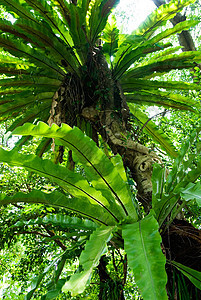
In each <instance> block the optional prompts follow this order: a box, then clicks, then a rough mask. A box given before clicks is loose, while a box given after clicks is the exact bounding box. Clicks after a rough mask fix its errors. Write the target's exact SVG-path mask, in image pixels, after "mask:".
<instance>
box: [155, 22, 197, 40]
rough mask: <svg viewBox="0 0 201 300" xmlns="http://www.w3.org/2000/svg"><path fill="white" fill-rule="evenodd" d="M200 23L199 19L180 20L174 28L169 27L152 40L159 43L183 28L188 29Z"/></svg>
mask: <svg viewBox="0 0 201 300" xmlns="http://www.w3.org/2000/svg"><path fill="white" fill-rule="evenodd" d="M198 23H199V21H196V20H188V21H183V22H180V23H178V24H176V25H175V26H174V27H173V28H168V29H166V30H164V31H162V32H161V33H159V34H157V35H156V36H154V37H153V38H152V39H151V40H150V41H151V42H152V43H158V42H159V41H161V40H162V39H164V38H167V37H169V36H171V35H173V34H175V33H177V34H178V33H181V32H182V31H183V30H188V29H190V28H191V27H193V26H195V25H197V24H198Z"/></svg>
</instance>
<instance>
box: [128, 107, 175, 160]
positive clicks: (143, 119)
mask: <svg viewBox="0 0 201 300" xmlns="http://www.w3.org/2000/svg"><path fill="white" fill-rule="evenodd" d="M129 108H130V111H131V113H132V114H133V115H134V117H135V118H136V119H137V121H138V123H139V124H140V125H142V126H143V127H142V128H143V129H144V131H145V132H147V133H148V134H149V135H150V136H151V137H152V138H153V140H154V141H156V142H157V143H159V144H160V145H161V147H162V148H163V149H164V150H165V151H166V152H167V153H168V154H169V155H170V156H172V157H177V153H176V151H175V148H174V146H173V144H172V142H171V140H170V139H169V138H168V136H167V135H166V134H164V132H163V131H162V130H160V129H159V128H158V126H157V125H156V124H155V123H154V122H152V121H151V119H150V118H148V116H147V115H146V114H145V113H143V112H142V111H140V109H139V108H138V107H137V106H136V105H135V106H134V105H132V104H131V105H129Z"/></svg>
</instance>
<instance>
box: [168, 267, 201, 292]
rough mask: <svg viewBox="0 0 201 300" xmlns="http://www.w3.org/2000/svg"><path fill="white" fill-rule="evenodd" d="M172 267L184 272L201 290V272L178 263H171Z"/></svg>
mask: <svg viewBox="0 0 201 300" xmlns="http://www.w3.org/2000/svg"><path fill="white" fill-rule="evenodd" d="M170 264H171V265H173V266H175V267H176V268H177V269H178V270H179V271H180V272H182V273H183V274H184V275H185V276H186V277H188V279H189V280H190V281H191V282H192V283H193V284H194V285H195V286H196V287H197V288H198V289H200V290H201V272H199V271H196V270H194V269H191V268H189V267H186V266H184V265H182V264H180V263H178V262H176V261H171V263H170Z"/></svg>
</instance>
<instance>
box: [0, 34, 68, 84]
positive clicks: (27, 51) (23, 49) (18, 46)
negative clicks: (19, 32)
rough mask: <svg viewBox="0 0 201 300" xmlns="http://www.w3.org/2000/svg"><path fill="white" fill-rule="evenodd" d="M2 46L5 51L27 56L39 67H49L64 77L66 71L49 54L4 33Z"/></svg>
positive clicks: (0, 40) (1, 39)
mask: <svg viewBox="0 0 201 300" xmlns="http://www.w3.org/2000/svg"><path fill="white" fill-rule="evenodd" d="M0 46H1V47H3V49H5V51H8V52H10V53H11V54H12V55H14V56H17V57H21V56H23V57H26V58H27V59H28V60H29V61H30V62H33V63H34V64H36V65H37V66H39V67H41V66H42V67H43V68H46V69H48V70H49V71H50V72H53V73H56V74H57V75H59V76H61V78H62V77H64V76H65V73H64V72H63V70H62V69H61V68H60V67H59V66H58V65H57V64H56V63H55V62H54V61H52V60H51V59H49V58H48V57H47V55H45V53H44V54H42V53H41V52H39V51H37V50H35V49H34V48H31V47H30V46H28V45H25V44H24V43H22V42H19V41H17V40H14V39H13V40H11V39H10V36H9V35H3V36H1V37H0Z"/></svg>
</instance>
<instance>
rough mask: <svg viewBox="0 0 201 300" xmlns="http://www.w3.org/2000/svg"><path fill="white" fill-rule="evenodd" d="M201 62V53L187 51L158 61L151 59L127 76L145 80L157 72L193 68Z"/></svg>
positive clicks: (130, 71) (160, 58)
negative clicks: (144, 78)
mask: <svg viewBox="0 0 201 300" xmlns="http://www.w3.org/2000/svg"><path fill="white" fill-rule="evenodd" d="M200 61H201V52H200V51H186V52H182V53H179V54H170V55H166V56H161V57H159V58H158V59H156V58H153V59H149V60H148V62H147V61H145V62H143V63H141V64H138V65H137V66H136V67H135V68H132V69H130V70H129V71H128V72H127V73H126V76H127V78H129V77H133V78H143V77H145V76H150V75H152V74H154V73H155V72H157V73H164V72H169V71H171V70H175V69H179V70H180V69H185V68H193V67H194V66H195V62H197V63H199V62H200Z"/></svg>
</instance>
